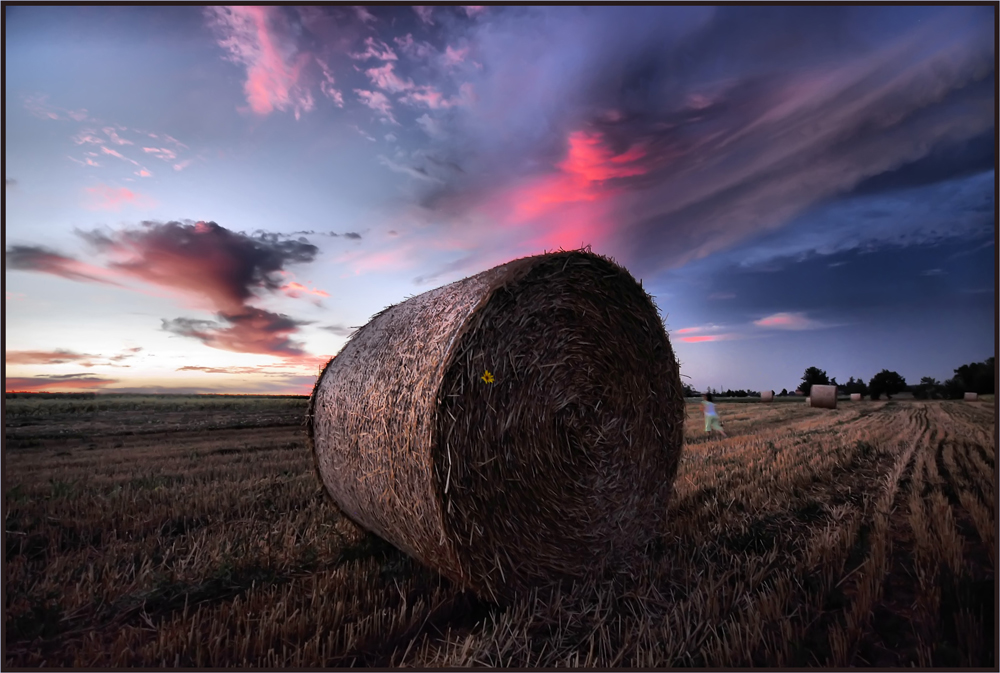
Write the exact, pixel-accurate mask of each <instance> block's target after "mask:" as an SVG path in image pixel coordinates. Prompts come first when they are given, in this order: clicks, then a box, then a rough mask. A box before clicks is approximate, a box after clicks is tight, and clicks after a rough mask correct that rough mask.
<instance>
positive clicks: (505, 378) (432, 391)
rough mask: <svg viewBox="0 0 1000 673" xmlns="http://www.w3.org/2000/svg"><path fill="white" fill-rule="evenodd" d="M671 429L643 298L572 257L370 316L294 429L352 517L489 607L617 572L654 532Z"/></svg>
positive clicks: (666, 483)
mask: <svg viewBox="0 0 1000 673" xmlns="http://www.w3.org/2000/svg"><path fill="white" fill-rule="evenodd" d="M487 372H489V374H490V375H491V376H492V377H493V381H492V382H487V381H488V380H489V378H490V377H489V376H487V374H486V373H487ZM484 377H485V378H486V380H484ZM683 419H684V399H683V393H682V388H681V383H680V376H679V368H678V365H677V362H676V359H675V357H674V354H673V351H672V349H671V347H670V342H669V340H668V339H667V335H666V333H665V331H664V329H663V324H662V322H661V321H660V318H659V315H658V313H657V310H656V307H655V304H654V303H653V300H652V298H651V297H650V296H649V295H647V294H646V293H645V292H644V291H643V290H642V288H641V287H640V286H639V284H638V283H636V282H635V280H634V279H633V278H632V276H631V275H630V274H629V273H628V272H627V271H626V270H624V269H622V268H621V267H619V266H617V265H616V264H615V263H614V262H612V261H611V260H608V259H606V258H604V257H601V256H599V255H595V254H592V253H590V252H589V251H569V252H558V253H552V254H546V255H539V256H535V257H527V258H524V259H519V260H515V261H513V262H510V263H508V264H504V265H502V266H499V267H496V268H493V269H490V270H488V271H485V272H483V273H480V274H478V275H476V276H472V277H470V278H466V279H464V280H460V281H458V282H455V283H452V284H450V285H447V286H445V287H442V288H439V289H437V290H433V291H431V292H427V293H425V294H422V295H419V296H416V297H413V298H411V299H408V300H406V301H404V302H402V303H400V304H398V305H395V306H391V307H389V308H387V309H385V310H384V311H382V312H381V313H379V314H378V315H376V316H375V317H374V318H372V320H371V321H370V322H369V323H368V324H367V325H365V326H364V327H362V328H361V329H360V330H359V331H358V332H356V333H355V334H354V335H353V336H352V338H351V340H350V341H349V342H348V344H347V345H346V346H345V347H344V349H343V350H342V351H341V353H340V354H339V355H338V356H337V357H336V358H335V359H334V360H332V361H331V362H330V363H329V364H328V365H327V368H326V370H324V372H323V374H322V375H321V376H320V378H319V380H318V381H317V383H316V387H315V389H314V391H313V396H312V400H311V402H310V412H309V418H308V425H309V436H310V441H311V443H312V446H313V450H314V452H315V457H316V462H317V469H318V471H319V474H320V476H321V478H322V480H323V483H324V484H325V486H326V488H327V490H328V491H329V492H330V494H331V495H332V496H333V497H334V499H335V500H336V501H337V502H338V504H339V505H340V507H341V509H342V510H343V511H344V512H345V513H346V514H347V515H348V516H349V517H351V518H352V519H353V520H354V521H356V522H357V523H359V524H361V525H362V526H364V527H366V528H368V529H370V530H372V531H374V532H375V533H377V534H378V535H380V536H381V537H383V538H385V539H386V540H388V541H389V542H391V543H393V544H395V545H396V546H397V547H399V548H400V549H402V550H403V551H405V552H407V553H409V554H410V555H412V556H413V557H415V558H416V559H418V560H419V561H421V562H423V563H424V564H425V565H428V566H430V567H433V568H435V569H437V570H438V571H439V572H441V573H442V574H444V575H445V576H447V577H449V578H451V579H452V580H454V581H456V582H458V583H459V584H461V585H463V586H467V587H470V588H472V589H474V590H476V591H477V592H478V593H481V594H482V595H484V596H487V597H490V598H497V597H503V596H510V595H512V594H513V593H515V592H517V591H519V590H525V589H528V588H530V587H532V586H537V585H540V584H546V583H549V582H553V581H559V580H571V579H586V578H594V577H596V576H597V575H598V574H599V573H601V572H602V571H603V570H606V569H621V568H627V567H628V566H629V564H630V563H631V562H632V561H633V560H635V559H636V558H637V556H638V554H639V552H640V551H641V549H642V548H643V547H644V546H645V544H646V543H647V542H649V541H650V540H651V539H652V538H653V537H654V536H656V535H657V534H658V533H659V532H660V530H661V525H662V522H663V518H664V513H665V511H666V506H667V501H668V499H669V497H670V493H671V491H672V485H673V480H674V477H675V475H676V472H677V464H678V460H679V458H680V452H681V447H682V443H683Z"/></svg>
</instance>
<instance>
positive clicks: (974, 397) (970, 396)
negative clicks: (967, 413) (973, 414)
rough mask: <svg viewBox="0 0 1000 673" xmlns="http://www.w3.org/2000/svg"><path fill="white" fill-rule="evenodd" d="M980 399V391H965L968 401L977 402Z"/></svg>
mask: <svg viewBox="0 0 1000 673" xmlns="http://www.w3.org/2000/svg"><path fill="white" fill-rule="evenodd" d="M978 399H979V393H965V401H966V402H975V401H976V400H978Z"/></svg>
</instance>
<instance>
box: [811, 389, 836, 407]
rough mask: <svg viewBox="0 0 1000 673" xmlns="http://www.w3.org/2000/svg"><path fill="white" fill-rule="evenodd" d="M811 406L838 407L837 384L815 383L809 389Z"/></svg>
mask: <svg viewBox="0 0 1000 673" xmlns="http://www.w3.org/2000/svg"><path fill="white" fill-rule="evenodd" d="M808 399H809V406H811V407H815V408H817V409H836V408H837V386H821V385H815V386H813V387H812V388H810V389H809V398H808Z"/></svg>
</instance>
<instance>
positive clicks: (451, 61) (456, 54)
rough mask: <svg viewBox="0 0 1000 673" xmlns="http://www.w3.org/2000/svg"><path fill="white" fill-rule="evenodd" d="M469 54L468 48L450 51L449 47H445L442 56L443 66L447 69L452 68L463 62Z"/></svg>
mask: <svg viewBox="0 0 1000 673" xmlns="http://www.w3.org/2000/svg"><path fill="white" fill-rule="evenodd" d="M468 54H469V48H468V47H464V48H462V49H452V48H451V46H448V47H445V50H444V56H442V60H443V62H444V64H445V65H446V66H448V67H453V66H456V65H458V64H459V63H462V62H464V61H465V57H466V56H467V55H468Z"/></svg>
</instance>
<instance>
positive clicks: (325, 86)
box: [316, 57, 344, 107]
mask: <svg viewBox="0 0 1000 673" xmlns="http://www.w3.org/2000/svg"><path fill="white" fill-rule="evenodd" d="M316 63H317V64H319V67H320V68H322V70H323V81H322V82H320V84H319V88H320V91H322V92H323V94H324V95H325V96H326V97H327V98H329V99H330V100H332V101H333V103H334V105H336V106H337V107H344V94H343V92H341V91H340V90H339V89H336V88H334V86H333V85H334V79H333V74H332V73H331V72H330V66H328V65H327V64H326V62H325V61H323V60H321V59H320V58H318V57H317V58H316Z"/></svg>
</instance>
